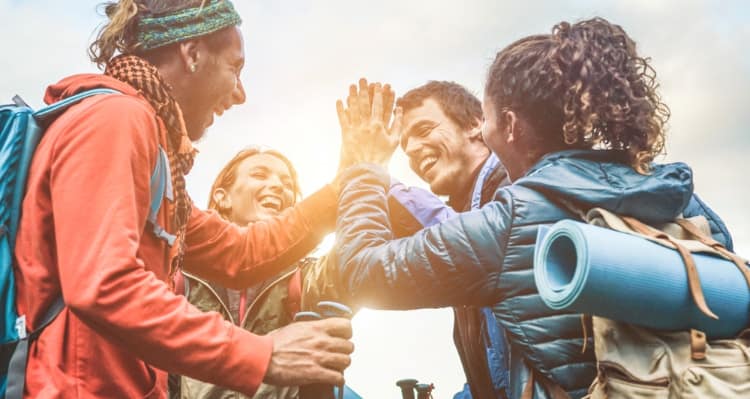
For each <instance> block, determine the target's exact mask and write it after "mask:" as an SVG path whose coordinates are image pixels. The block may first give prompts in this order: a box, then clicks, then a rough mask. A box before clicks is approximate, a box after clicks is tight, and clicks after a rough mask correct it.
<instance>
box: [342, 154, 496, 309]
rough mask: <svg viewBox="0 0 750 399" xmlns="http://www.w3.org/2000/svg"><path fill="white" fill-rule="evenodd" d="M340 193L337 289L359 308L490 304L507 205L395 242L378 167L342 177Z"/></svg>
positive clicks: (492, 206) (385, 180)
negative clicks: (343, 290)
mask: <svg viewBox="0 0 750 399" xmlns="http://www.w3.org/2000/svg"><path fill="white" fill-rule="evenodd" d="M342 181H345V182H346V184H345V186H344V189H343V190H341V193H340V194H339V214H338V219H337V223H336V237H337V245H336V250H335V251H336V257H337V264H338V268H339V273H340V276H339V278H340V279H341V281H342V284H344V285H345V287H346V288H347V289H348V291H349V294H350V295H351V296H352V298H353V299H354V300H355V301H356V302H357V303H361V304H362V305H364V306H370V307H376V308H381V309H415V308H425V307H445V306H456V305H479V306H481V305H489V304H492V303H494V302H496V301H497V300H498V299H499V298H500V296H501V295H500V292H499V291H498V279H499V278H500V273H501V266H502V264H503V259H504V256H505V251H506V245H507V241H508V233H507V231H508V229H507V228H506V227H507V226H508V224H509V223H510V220H511V215H510V211H509V210H508V208H507V205H506V204H503V203H499V202H498V203H494V202H493V203H490V204H488V205H486V206H485V207H484V208H482V209H481V210H480V211H475V212H468V213H463V214H460V215H458V216H455V217H452V218H450V219H447V220H445V221H443V222H442V223H439V224H436V225H434V226H431V227H429V228H426V229H423V230H421V231H419V232H417V233H416V234H414V235H413V236H411V237H406V238H401V239H394V237H393V233H392V229H391V225H390V221H389V218H388V213H389V209H388V200H387V191H388V187H389V185H390V184H389V183H390V178H389V176H388V175H387V173H386V172H385V171H384V170H383V169H382V168H380V167H378V166H375V165H364V164H363V165H357V166H354V167H352V168H350V169H348V170H347V171H345V172H344V175H343V176H342Z"/></svg>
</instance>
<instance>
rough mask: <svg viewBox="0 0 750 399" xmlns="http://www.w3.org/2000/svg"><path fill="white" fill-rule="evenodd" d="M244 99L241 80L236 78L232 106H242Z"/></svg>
mask: <svg viewBox="0 0 750 399" xmlns="http://www.w3.org/2000/svg"><path fill="white" fill-rule="evenodd" d="M245 99H246V97H245V88H244V87H243V86H242V80H240V78H239V77H237V84H235V85H234V91H233V92H232V103H233V104H234V105H237V104H242V103H244V102H245Z"/></svg>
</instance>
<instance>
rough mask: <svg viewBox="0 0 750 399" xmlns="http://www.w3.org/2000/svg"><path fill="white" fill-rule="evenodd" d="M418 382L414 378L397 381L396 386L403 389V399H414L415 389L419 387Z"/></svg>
mask: <svg viewBox="0 0 750 399" xmlns="http://www.w3.org/2000/svg"><path fill="white" fill-rule="evenodd" d="M417 382H418V381H417V380H415V379H413V378H406V379H403V380H398V381H396V385H397V386H398V387H399V388H401V398H402V399H414V387H415V386H416V385H417Z"/></svg>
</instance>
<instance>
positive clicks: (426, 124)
mask: <svg viewBox="0 0 750 399" xmlns="http://www.w3.org/2000/svg"><path fill="white" fill-rule="evenodd" d="M439 125H440V122H433V121H428V120H424V121H419V122H417V123H415V124H413V125H411V126H410V127H409V129H408V130H407V131H406V132H405V133H404V134H403V135H401V148H406V143H407V142H408V141H409V138H410V137H411V136H414V135H416V134H417V132H418V131H420V130H423V129H434V128H436V127H438V126H439Z"/></svg>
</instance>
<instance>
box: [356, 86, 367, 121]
mask: <svg viewBox="0 0 750 399" xmlns="http://www.w3.org/2000/svg"><path fill="white" fill-rule="evenodd" d="M357 113H358V114H359V120H360V121H368V120H370V89H369V88H368V86H367V79H365V78H361V79H360V80H359V94H358V95H357Z"/></svg>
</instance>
